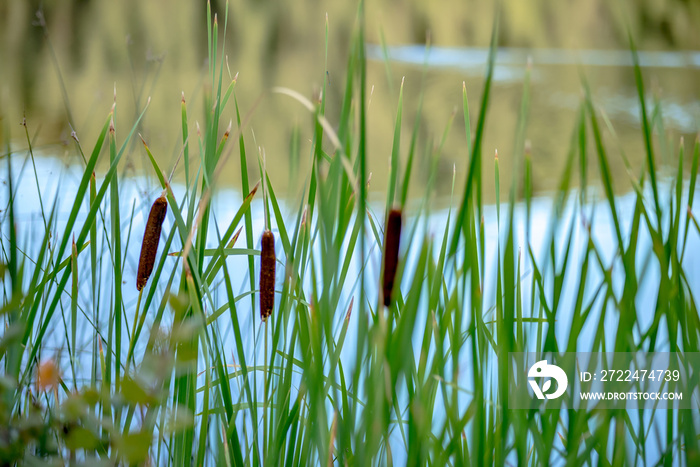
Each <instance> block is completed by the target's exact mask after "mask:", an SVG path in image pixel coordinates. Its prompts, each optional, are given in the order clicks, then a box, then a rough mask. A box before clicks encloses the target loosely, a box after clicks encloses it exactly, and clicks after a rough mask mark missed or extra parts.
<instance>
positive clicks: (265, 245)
mask: <svg viewBox="0 0 700 467" xmlns="http://www.w3.org/2000/svg"><path fill="white" fill-rule="evenodd" d="M275 262H276V259H275V236H274V235H273V234H272V232H270V231H269V230H266V231H264V232H263V235H262V251H261V253H260V317H261V318H262V320H263V322H264V321H265V320H266V319H267V317H268V316H270V315H271V314H272V309H273V308H274V307H275V266H276V265H275Z"/></svg>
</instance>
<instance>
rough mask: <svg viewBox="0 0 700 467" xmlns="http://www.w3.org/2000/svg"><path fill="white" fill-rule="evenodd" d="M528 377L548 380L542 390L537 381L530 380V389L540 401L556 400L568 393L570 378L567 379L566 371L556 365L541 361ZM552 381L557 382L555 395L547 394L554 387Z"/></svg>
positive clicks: (533, 366) (533, 367)
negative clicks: (565, 392) (545, 399)
mask: <svg viewBox="0 0 700 467" xmlns="http://www.w3.org/2000/svg"><path fill="white" fill-rule="evenodd" d="M527 377H528V378H548V379H547V380H546V381H544V384H543V385H542V387H541V388H540V385H539V384H538V382H537V381H536V380H535V379H528V383H530V387H531V388H532V390H533V391H534V393H535V396H537V398H538V399H544V398H545V397H546V398H547V399H556V398H557V397H560V396H561V395H562V394H564V391H566V387H567V386H568V384H569V378H567V377H566V373H564V370H562V369H561V368H559V367H558V366H556V365H550V364H549V363H547V360H540V361H539V362H537V363H535V364H534V365H532V366H531V367H530V370H529V371H528V372H527ZM552 379H554V380H555V381H556V382H557V389H556V391H554V392H553V393H551V394H547V391H549V390H550V389H551V387H552Z"/></svg>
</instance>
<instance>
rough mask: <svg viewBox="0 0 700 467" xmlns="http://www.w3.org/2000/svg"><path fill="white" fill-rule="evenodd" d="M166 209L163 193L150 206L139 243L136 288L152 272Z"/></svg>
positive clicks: (144, 284) (141, 285)
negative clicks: (139, 256)
mask: <svg viewBox="0 0 700 467" xmlns="http://www.w3.org/2000/svg"><path fill="white" fill-rule="evenodd" d="M167 211H168V200H167V198H166V197H165V193H163V194H162V195H161V196H160V198H158V199H157V200H156V201H155V202H154V203H153V206H151V212H150V213H149V214H148V221H147V222H146V231H145V232H144V234H143V243H142V244H141V258H140V259H139V270H138V274H137V275H136V290H138V291H141V289H143V288H144V287H145V286H146V282H148V278H149V277H150V276H151V273H152V272H153V265H154V264H155V262H156V252H157V251H158V242H159V241H160V229H161V227H162V226H163V221H164V220H165V213H166V212H167Z"/></svg>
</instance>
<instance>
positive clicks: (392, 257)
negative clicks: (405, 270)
mask: <svg viewBox="0 0 700 467" xmlns="http://www.w3.org/2000/svg"><path fill="white" fill-rule="evenodd" d="M400 240H401V210H400V209H392V210H391V211H390V212H389V216H388V218H387V221H386V229H385V238H384V283H383V288H382V289H383V292H384V305H385V306H386V307H390V306H391V293H392V291H393V290H394V279H395V278H396V269H397V266H398V264H399V242H400Z"/></svg>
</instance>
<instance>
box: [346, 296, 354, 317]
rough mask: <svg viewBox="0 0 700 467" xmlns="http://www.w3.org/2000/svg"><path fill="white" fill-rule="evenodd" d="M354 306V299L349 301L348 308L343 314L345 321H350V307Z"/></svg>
mask: <svg viewBox="0 0 700 467" xmlns="http://www.w3.org/2000/svg"><path fill="white" fill-rule="evenodd" d="M354 304H355V297H352V298H351V299H350V305H349V306H348V312H347V313H345V321H346V322H347V321H350V316H351V315H352V306H353V305H354Z"/></svg>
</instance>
